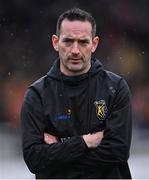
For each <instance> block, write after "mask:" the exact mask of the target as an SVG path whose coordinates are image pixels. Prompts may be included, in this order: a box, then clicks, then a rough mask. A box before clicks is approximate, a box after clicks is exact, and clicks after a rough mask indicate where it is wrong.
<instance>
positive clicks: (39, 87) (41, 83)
mask: <svg viewBox="0 0 149 180" xmlns="http://www.w3.org/2000/svg"><path fill="white" fill-rule="evenodd" d="M46 77H47V76H46V75H45V76H43V77H41V78H40V79H38V80H36V81H35V82H33V83H32V84H31V85H30V87H29V88H32V89H34V90H35V91H37V92H38V93H40V94H41V92H42V91H43V90H44V89H45V87H46Z"/></svg>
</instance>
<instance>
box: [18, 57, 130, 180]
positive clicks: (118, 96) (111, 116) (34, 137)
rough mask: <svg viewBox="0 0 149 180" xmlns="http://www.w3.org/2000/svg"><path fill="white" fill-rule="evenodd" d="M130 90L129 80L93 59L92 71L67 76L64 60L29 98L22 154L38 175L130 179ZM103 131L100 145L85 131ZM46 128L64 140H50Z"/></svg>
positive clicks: (24, 108) (25, 105)
mask: <svg viewBox="0 0 149 180" xmlns="http://www.w3.org/2000/svg"><path fill="white" fill-rule="evenodd" d="M130 101H131V100H130V92H129V88H128V86H127V83H126V82H125V80H124V79H123V78H121V77H119V76H118V75H115V74H114V73H111V72H109V71H105V70H104V69H103V68H102V65H101V63H100V62H99V60H96V59H92V66H91V68H90V70H89V72H88V73H86V74H83V75H80V76H74V77H68V76H65V75H64V74H62V73H61V72H60V70H59V60H56V62H55V63H54V65H53V67H52V68H51V69H50V71H49V72H48V73H47V75H46V76H44V77H42V78H41V79H39V80H38V81H36V82H35V83H33V84H32V85H31V86H30V87H29V89H28V91H27V93H26V95H25V98H24V102H23V106H22V111H21V120H22V133H23V154H24V159H25V162H26V164H27V166H28V168H29V169H30V171H31V172H32V173H34V174H36V178H40V179H43V178H57V179H58V178H65V179H66V178H70V179H71V178H84V179H85V178H90V179H92V178H101V179H104V178H108V179H112V178H125V179H126V178H131V175H130V171H129V167H128V164H127V160H128V157H129V149H130V143H131V103H130ZM100 130H104V138H103V139H102V141H101V144H100V145H99V146H98V147H97V148H95V149H88V147H87V146H86V144H85V142H84V140H83V138H82V136H81V135H83V134H88V133H93V132H96V131H100ZM44 132H48V133H49V134H52V135H55V136H57V137H58V138H59V141H60V143H53V144H50V145H48V144H45V143H44V138H43V137H44V135H43V134H44Z"/></svg>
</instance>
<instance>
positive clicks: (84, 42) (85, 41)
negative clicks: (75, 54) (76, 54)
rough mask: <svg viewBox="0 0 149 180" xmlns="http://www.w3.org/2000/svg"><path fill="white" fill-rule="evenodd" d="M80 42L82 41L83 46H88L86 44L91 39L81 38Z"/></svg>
mask: <svg viewBox="0 0 149 180" xmlns="http://www.w3.org/2000/svg"><path fill="white" fill-rule="evenodd" d="M79 43H80V44H81V45H83V46H86V45H88V44H89V41H88V40H86V39H83V40H79Z"/></svg>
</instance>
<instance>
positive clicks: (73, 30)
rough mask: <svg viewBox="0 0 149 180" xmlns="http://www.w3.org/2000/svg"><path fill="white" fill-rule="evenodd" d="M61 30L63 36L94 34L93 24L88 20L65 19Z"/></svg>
mask: <svg viewBox="0 0 149 180" xmlns="http://www.w3.org/2000/svg"><path fill="white" fill-rule="evenodd" d="M60 32H61V33H60V34H61V35H62V36H72V37H74V36H77V37H83V36H85V37H86V36H92V26H91V23H90V22H88V21H79V20H75V21H69V20H67V19H65V20H63V21H62V24H61V30H60Z"/></svg>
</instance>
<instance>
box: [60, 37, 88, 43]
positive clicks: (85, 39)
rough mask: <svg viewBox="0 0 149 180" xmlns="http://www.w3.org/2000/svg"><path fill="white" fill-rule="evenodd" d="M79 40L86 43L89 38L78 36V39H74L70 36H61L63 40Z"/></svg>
mask: <svg viewBox="0 0 149 180" xmlns="http://www.w3.org/2000/svg"><path fill="white" fill-rule="evenodd" d="M76 40H77V41H79V42H82V43H87V42H89V39H88V38H80V39H75V38H71V37H64V38H63V41H76Z"/></svg>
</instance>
